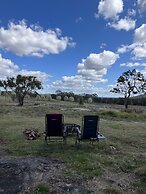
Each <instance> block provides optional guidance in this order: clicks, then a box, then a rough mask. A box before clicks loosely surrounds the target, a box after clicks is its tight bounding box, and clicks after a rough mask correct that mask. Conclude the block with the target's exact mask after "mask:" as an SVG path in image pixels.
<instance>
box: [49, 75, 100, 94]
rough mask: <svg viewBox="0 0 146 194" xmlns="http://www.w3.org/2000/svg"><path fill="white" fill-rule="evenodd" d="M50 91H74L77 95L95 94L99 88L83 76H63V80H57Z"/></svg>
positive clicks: (50, 86)
mask: <svg viewBox="0 0 146 194" xmlns="http://www.w3.org/2000/svg"><path fill="white" fill-rule="evenodd" d="M48 89H49V90H50V91H52V92H54V91H56V90H58V89H59V90H61V91H68V92H70V91H73V92H75V93H95V92H96V90H97V88H96V87H95V85H94V84H93V82H92V81H90V80H85V78H83V77H82V76H81V75H75V76H70V77H69V76H63V77H62V80H57V81H55V82H53V83H52V84H51V85H48Z"/></svg>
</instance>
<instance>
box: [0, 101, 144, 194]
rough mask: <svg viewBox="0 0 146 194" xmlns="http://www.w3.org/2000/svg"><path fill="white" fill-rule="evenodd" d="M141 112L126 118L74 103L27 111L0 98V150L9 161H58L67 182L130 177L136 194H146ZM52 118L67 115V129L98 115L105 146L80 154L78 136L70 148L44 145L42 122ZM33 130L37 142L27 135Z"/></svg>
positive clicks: (84, 148) (85, 146)
mask: <svg viewBox="0 0 146 194" xmlns="http://www.w3.org/2000/svg"><path fill="white" fill-rule="evenodd" d="M114 106H115V105H114ZM77 108H78V109H77ZM79 108H81V109H79ZM99 108H104V109H105V110H101V109H99ZM136 108H137V107H134V109H136ZM131 109H133V107H131ZM140 109H141V110H142V111H141V112H140V113H137V112H136V111H134V112H133V111H130V112H129V113H127V112H126V113H125V112H121V111H120V108H119V106H118V108H117V109H116V107H112V106H111V105H110V106H109V107H108V106H107V105H106V108H105V105H102V104H99V105H88V104H85V105H84V106H81V107H79V105H78V104H77V103H71V102H56V101H52V102H47V101H31V100H28V101H26V103H25V105H24V107H18V106H16V104H15V103H12V102H11V101H10V99H7V98H0V145H1V150H5V152H2V153H4V154H5V155H15V156H25V155H35V156H40V155H41V156H49V157H56V158H60V159H62V160H64V161H65V164H66V166H67V167H68V168H67V169H66V171H65V172H64V174H66V176H77V175H78V173H79V174H81V176H83V177H88V178H92V177H96V176H102V173H103V171H104V170H105V169H108V170H109V171H110V172H111V173H112V172H113V173H119V172H120V173H123V175H124V174H125V175H126V174H127V173H129V174H132V175H133V177H135V178H134V179H133V184H132V185H131V187H134V188H135V193H136V192H137V193H146V189H145V188H146V169H145V166H146V154H145V153H146V123H145V121H146V119H145V118H146V114H145V112H146V111H145V109H146V108H145V107H138V110H140ZM52 112H53V113H54V112H55V113H62V114H64V117H65V122H66V123H76V124H79V125H81V123H82V116H83V115H87V114H98V115H100V118H101V120H100V130H101V132H102V133H103V134H104V135H105V136H106V140H105V141H101V142H99V143H95V144H93V145H90V144H89V143H88V142H84V143H81V146H80V148H79V149H78V150H77V149H76V147H75V146H74V142H75V137H74V136H70V137H68V138H67V145H63V144H62V143H60V142H54V143H50V144H49V145H46V144H45V143H44V136H43V132H44V116H45V114H46V113H52ZM30 127H33V128H37V129H38V130H39V132H40V133H41V137H40V138H39V139H38V140H35V141H28V140H27V139H26V138H25V136H24V135H23V131H24V129H26V128H30ZM0 153H1V152H0ZM127 181H128V180H127ZM130 184H131V183H130ZM137 185H138V186H137ZM138 187H141V189H140V190H139V189H138ZM104 192H105V193H120V192H121V190H117V188H116V189H114V188H113V190H110V189H107V190H105V191H104Z"/></svg>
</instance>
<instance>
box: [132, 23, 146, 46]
mask: <svg viewBox="0 0 146 194" xmlns="http://www.w3.org/2000/svg"><path fill="white" fill-rule="evenodd" d="M134 42H138V43H144V42H146V24H142V25H141V26H140V27H139V28H137V29H136V30H135V33H134Z"/></svg>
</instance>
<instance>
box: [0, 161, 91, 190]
mask: <svg viewBox="0 0 146 194" xmlns="http://www.w3.org/2000/svg"><path fill="white" fill-rule="evenodd" d="M64 169H65V166H64V163H63V162H62V161H60V160H56V159H51V158H45V157H38V158H36V157H25V158H8V157H4V158H3V159H0V193H1V194H2V193H5V194H17V193H18V194H27V193H29V194H32V193H35V192H34V191H35V188H37V187H38V185H40V184H42V185H46V186H47V187H48V189H49V193H50V194H65V193H68V192H69V193H71V194H78V193H79V194H80V193H82V194H89V193H91V192H90V191H89V190H88V189H86V188H85V187H84V186H83V184H82V181H81V180H79V179H78V178H77V179H76V180H74V179H72V178H67V177H64V176H63V175H62V172H63V170H64Z"/></svg>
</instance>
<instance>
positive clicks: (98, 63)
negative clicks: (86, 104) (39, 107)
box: [0, 0, 146, 97]
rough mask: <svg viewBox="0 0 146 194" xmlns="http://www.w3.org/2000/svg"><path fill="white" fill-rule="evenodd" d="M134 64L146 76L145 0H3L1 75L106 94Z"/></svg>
mask: <svg viewBox="0 0 146 194" xmlns="http://www.w3.org/2000/svg"><path fill="white" fill-rule="evenodd" d="M133 68H136V69H137V70H138V71H141V73H143V74H144V75H145V76H146V0H99V1H98V0H37V1H36V0H25V1H24V0H22V1H20V0H11V1H9V0H1V1H0V79H5V78H6V77H9V76H16V75H17V74H22V75H34V76H37V77H38V79H40V80H41V81H42V83H43V88H44V89H43V90H42V91H41V92H43V93H53V92H55V91H56V90H58V89H59V90H61V91H67V92H70V91H73V92H75V93H97V94H98V96H101V97H104V96H105V97H106V96H115V94H112V93H110V92H109V91H110V89H111V88H112V87H113V86H114V85H115V83H116V80H117V78H118V77H119V76H120V75H121V74H122V73H123V72H124V71H127V70H129V69H133Z"/></svg>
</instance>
